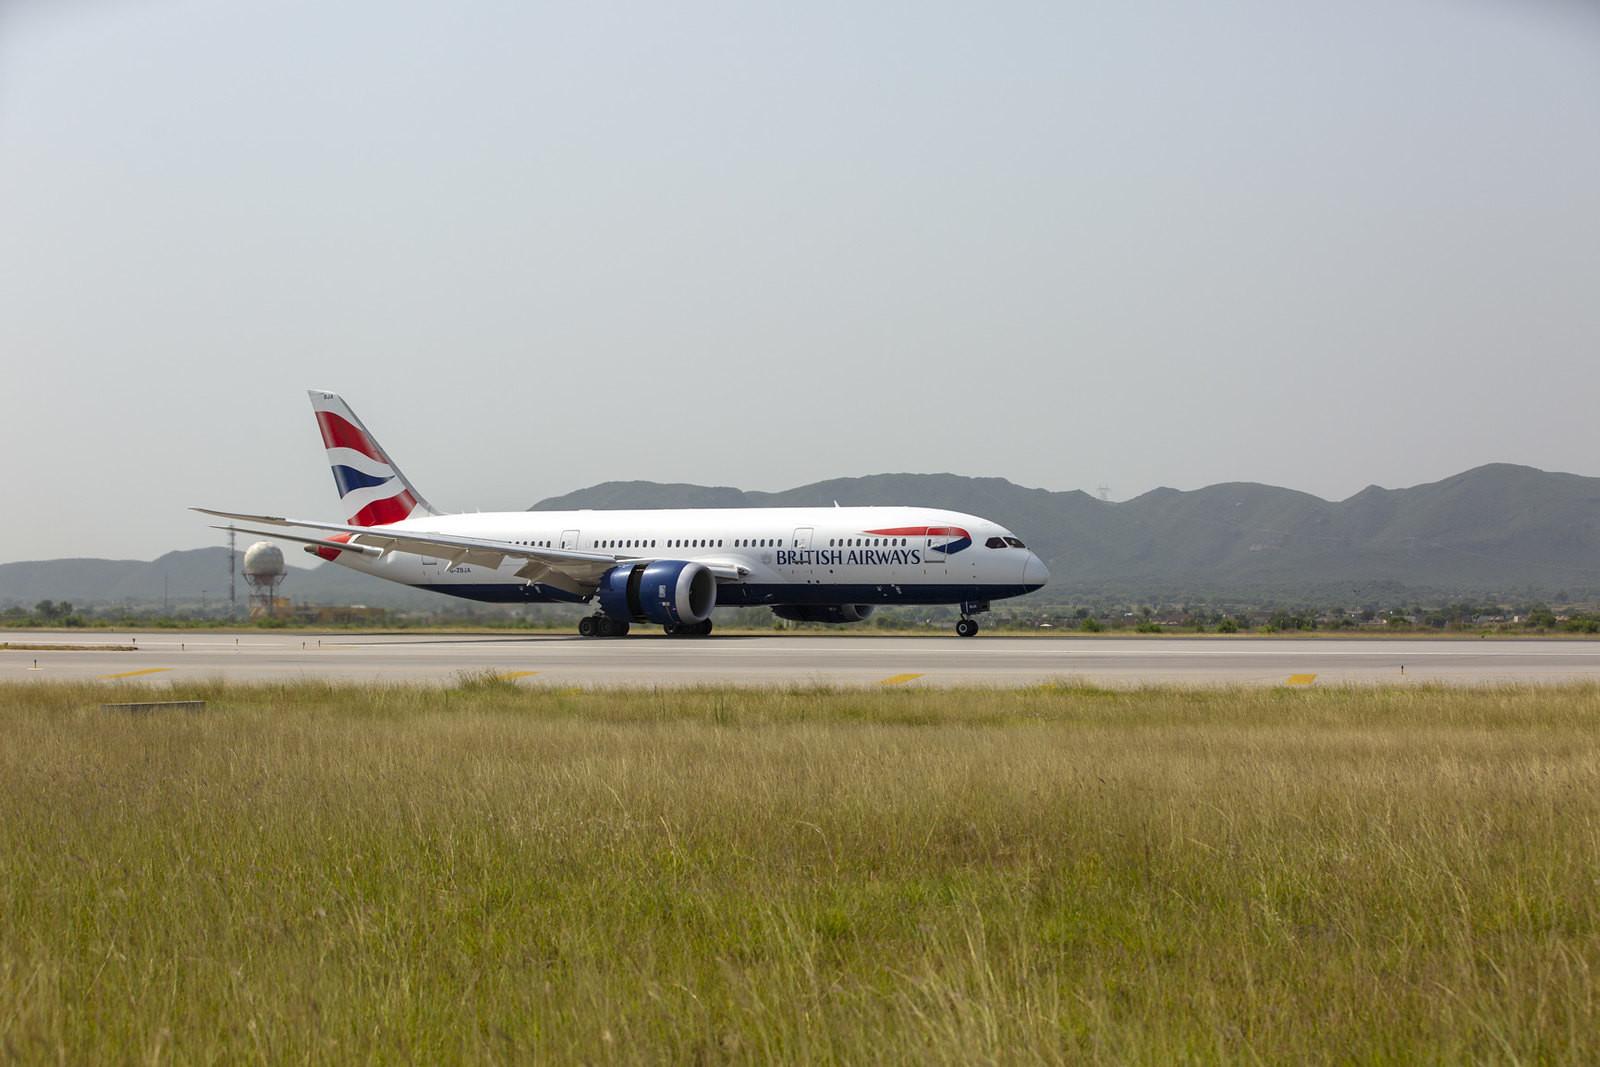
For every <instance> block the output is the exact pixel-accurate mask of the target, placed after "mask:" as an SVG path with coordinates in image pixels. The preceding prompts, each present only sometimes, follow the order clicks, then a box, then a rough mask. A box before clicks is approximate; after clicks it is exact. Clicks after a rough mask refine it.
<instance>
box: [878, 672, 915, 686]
mask: <svg viewBox="0 0 1600 1067" xmlns="http://www.w3.org/2000/svg"><path fill="white" fill-rule="evenodd" d="M921 677H922V675H920V674H897V675H895V676H894V677H893V678H885V679H884V680H883V681H881V682H879V683H878V684H879V685H905V684H906V683H907V682H914V681H916V680H917V679H918V678H921Z"/></svg>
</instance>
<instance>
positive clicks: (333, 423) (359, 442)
mask: <svg viewBox="0 0 1600 1067" xmlns="http://www.w3.org/2000/svg"><path fill="white" fill-rule="evenodd" d="M317 426H318V427H319V428H320V429H321V430H322V443H323V445H324V446H326V447H328V448H353V449H355V450H356V451H357V452H360V453H361V454H362V455H363V456H366V457H367V458H368V459H375V460H377V461H378V462H379V463H388V462H389V461H388V460H387V459H385V458H384V455H383V450H382V449H380V448H379V447H378V442H376V441H374V440H373V439H372V438H370V437H368V436H367V435H366V434H365V433H363V432H362V431H361V429H360V427H357V426H352V425H351V424H350V423H349V422H348V421H347V420H345V419H343V418H340V417H339V416H338V415H335V414H334V413H333V412H331V411H319V412H317ZM414 504H415V502H413V506H414Z"/></svg>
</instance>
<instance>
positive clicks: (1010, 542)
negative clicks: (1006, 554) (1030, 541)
mask: <svg viewBox="0 0 1600 1067" xmlns="http://www.w3.org/2000/svg"><path fill="white" fill-rule="evenodd" d="M1006 544H1008V545H1010V546H1011V547H1012V548H1027V547H1028V546H1027V545H1025V544H1023V543H1022V542H1021V541H1018V540H1017V539H1016V538H1015V537H1008V538H1006Z"/></svg>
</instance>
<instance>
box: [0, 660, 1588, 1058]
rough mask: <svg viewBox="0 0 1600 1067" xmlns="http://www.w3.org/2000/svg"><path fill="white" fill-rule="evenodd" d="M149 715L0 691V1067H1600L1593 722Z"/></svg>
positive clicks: (1045, 700) (1392, 708)
mask: <svg viewBox="0 0 1600 1067" xmlns="http://www.w3.org/2000/svg"><path fill="white" fill-rule="evenodd" d="M161 695H162V696H163V697H166V695H167V694H166V693H165V692H164V691H163V692H162V694H161ZM150 697H151V690H149V689H148V688H128V689H122V688H118V687H112V686H83V687H73V686H52V685H3V686H0V731H3V737H4V741H5V743H4V746H3V754H0V770H3V774H0V1035H3V1042H4V1043H3V1046H0V1058H5V1059H12V1060H20V1061H40V1062H42V1061H50V1062H57V1061H59V1062H67V1063H91V1062H100V1063H123V1062H127V1063H169V1062H177V1063H192V1062H216V1061H225V1062H239V1061H259V1062H263V1063H274V1064H275V1063H286V1062H319V1063H320V1062H341V1063H343V1062H385V1063H392V1062H455V1061H468V1062H472V1061H507V1060H510V1061H541V1060H542V1061H587V1062H596V1063H607V1062H638V1061H645V1062H663V1061H665V1062H786V1063H812V1062H816V1063H835V1062H838V1063H867V1062H879V1061H890V1062H893V1061H916V1062H929V1063H940V1062H943V1063H963V1064H966V1063H983V1062H994V1063H1029V1062H1045V1063H1057V1062H1083V1061H1112V1062H1128V1061H1132V1062H1152V1063H1153V1062H1169V1061H1172V1060H1174V1059H1178V1060H1200V1061H1217V1062H1250V1061H1263V1062H1273V1063H1281V1062H1287V1061H1312V1062H1317V1061H1338V1062H1348V1061H1356V1062H1398V1061H1408V1062H1410V1061H1440V1060H1449V1061H1462V1060H1467V1061H1480V1062H1571V1063H1593V1062H1597V1061H1600V993H1597V988H1596V982H1597V975H1600V688H1596V687H1564V688H1550V689H1540V688H1516V689H1491V690H1477V691H1470V690H1469V691H1463V690H1460V689H1448V690H1446V689H1405V690H1382V689H1379V690H1371V689H1363V690H1360V691H1340V690H1320V691H1318V690H1311V691H1308V690H1263V689H1238V690H1194V691H1188V690H1171V689H1167V690H1143V691H1138V690H1135V691H1116V692H1111V691H1101V690H1094V689H1084V688H1074V687H1070V686H1062V687H1043V688H1038V689H1030V690H1023V691H978V690H954V691H941V692H927V691H920V692H919V691H904V690H893V691H879V690H874V691H855V690H848V691H846V690H840V691H826V690H802V689H774V690H734V689H727V690H724V689H708V690H687V691H685V690H673V691H662V692H652V691H634V692H599V691H589V692H582V693H579V692H560V691H551V690H547V689H519V688H517V687H516V686H515V685H513V684H511V683H506V682H500V681H497V680H494V679H492V678H488V677H475V678H463V679H462V680H461V682H460V684H459V685H457V686H456V687H454V688H451V689H447V690H444V691H440V690H437V689H420V688H393V689H362V688H356V687H346V688H341V687H335V686H325V685H317V684H301V685H292V686H282V687H270V686H261V687H232V686H222V685H220V684H219V685H215V686H211V687H205V686H201V687H173V689H172V691H171V699H204V700H207V701H209V707H208V710H207V711H205V712H204V713H200V714H194V713H176V712H165V713H155V714H148V715H129V714H125V713H106V712H101V711H100V710H99V704H100V703H101V702H102V701H107V702H109V701H118V700H139V699H150Z"/></svg>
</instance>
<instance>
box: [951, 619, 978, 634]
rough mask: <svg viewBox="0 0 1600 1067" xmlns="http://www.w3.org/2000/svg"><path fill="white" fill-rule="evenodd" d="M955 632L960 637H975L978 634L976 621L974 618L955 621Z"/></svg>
mask: <svg viewBox="0 0 1600 1067" xmlns="http://www.w3.org/2000/svg"><path fill="white" fill-rule="evenodd" d="M956 633H958V634H960V635H961V636H962V637H976V636H977V635H978V623H977V621H976V620H974V619H962V620H961V621H960V622H958V623H956Z"/></svg>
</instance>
